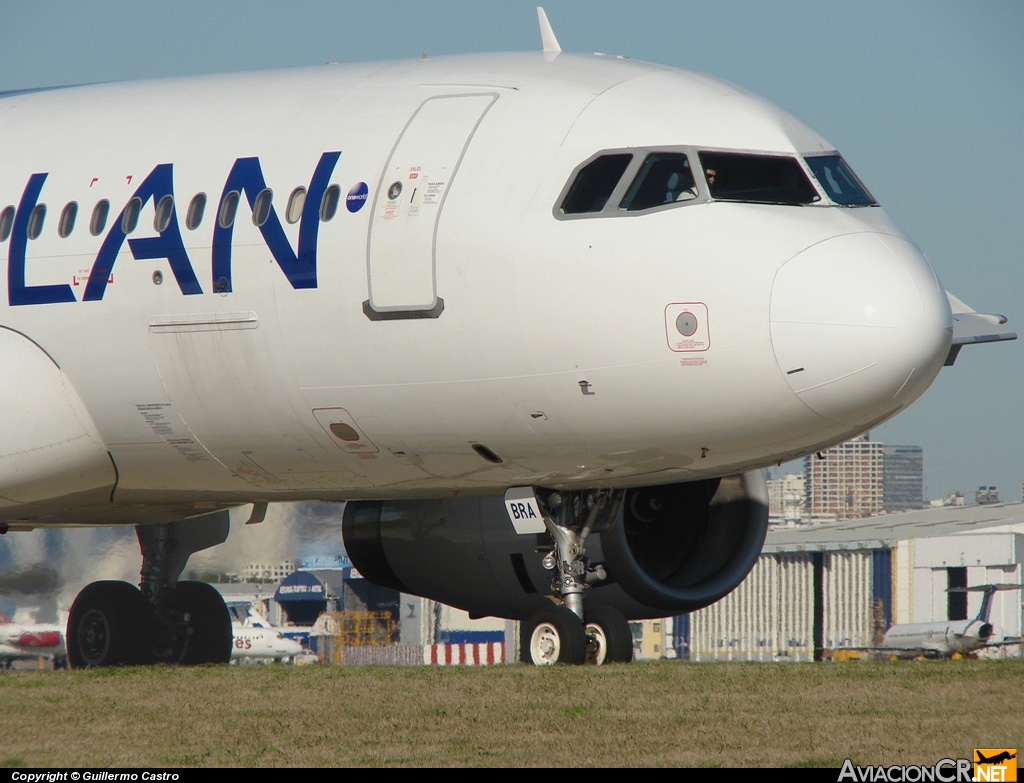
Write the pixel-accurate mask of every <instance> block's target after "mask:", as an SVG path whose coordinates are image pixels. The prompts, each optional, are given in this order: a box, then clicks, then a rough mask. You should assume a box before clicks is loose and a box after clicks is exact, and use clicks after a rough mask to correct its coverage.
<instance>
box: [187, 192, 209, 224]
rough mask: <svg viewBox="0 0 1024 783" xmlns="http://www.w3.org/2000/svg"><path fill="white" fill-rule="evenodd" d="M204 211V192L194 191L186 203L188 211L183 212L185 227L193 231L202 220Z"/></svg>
mask: <svg viewBox="0 0 1024 783" xmlns="http://www.w3.org/2000/svg"><path fill="white" fill-rule="evenodd" d="M205 211H206V194H205V193H196V194H195V195H194V196H193V197H192V200H191V201H190V202H189V204H188V212H186V213H185V228H187V229H188V230H189V231H195V230H196V229H197V228H199V224H200V223H202V222H203V213H204V212H205Z"/></svg>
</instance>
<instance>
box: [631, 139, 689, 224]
mask: <svg viewBox="0 0 1024 783" xmlns="http://www.w3.org/2000/svg"><path fill="white" fill-rule="evenodd" d="M694 198H697V183H696V182H695V181H694V179H693V172H692V171H691V170H690V160H689V158H687V157H686V155H683V154H682V153H680V152H655V153H652V154H650V155H648V156H647V157H646V158H644V162H643V165H641V166H640V171H639V172H637V175H636V178H635V179H634V180H633V183H632V184H631V185H630V186H629V190H627V191H626V195H625V196H624V197H623V199H622V202H621V203H620V204H619V209H624V210H626V211H627V212H635V211H637V210H641V209H650V208H651V207H660V206H664V205H665V204H675V203H676V202H677V201H689V200H690V199H694Z"/></svg>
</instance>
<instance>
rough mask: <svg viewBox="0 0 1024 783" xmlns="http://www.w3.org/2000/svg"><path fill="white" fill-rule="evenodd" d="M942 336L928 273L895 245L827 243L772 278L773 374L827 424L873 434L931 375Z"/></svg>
mask: <svg viewBox="0 0 1024 783" xmlns="http://www.w3.org/2000/svg"><path fill="white" fill-rule="evenodd" d="M952 332H953V328H952V316H951V315H950V311H949V302H948V300H947V299H946V296H945V292H944V291H943V290H942V288H941V286H940V285H939V283H938V280H936V278H935V273H934V272H933V271H932V268H931V266H930V265H929V264H928V261H927V259H925V257H924V256H923V255H922V254H921V252H920V251H919V250H918V249H917V248H916V247H914V245H913V244H911V243H910V242H908V241H907V240H905V239H903V238H901V237H897V236H891V235H888V234H877V233H861V234H846V235H843V236H838V237H833V238H831V239H828V240H825V241H824V242H820V243H818V244H816V245H813V246H811V247H809V248H807V249H806V250H804V251H802V252H801V253H798V254H797V255H796V256H794V257H793V258H791V259H790V260H789V261H788V262H786V263H785V264H784V265H783V266H782V268H781V269H780V270H779V272H778V274H777V275H776V277H775V284H774V286H773V288H772V300H771V335H772V345H773V347H774V349H775V357H776V359H777V360H778V363H779V368H780V369H781V370H782V372H783V374H784V375H785V376H786V380H787V382H788V383H789V385H790V387H791V388H792V389H793V391H794V392H795V393H796V394H797V396H798V397H800V399H801V400H803V402H804V403H805V404H806V405H807V406H808V407H809V408H811V409H812V410H813V411H815V412H816V413H819V414H820V415H822V416H824V417H825V418H827V419H830V420H832V421H836V422H839V423H842V424H850V425H863V426H865V427H867V426H873V425H874V424H875V423H876V422H878V421H880V420H882V419H885V418H888V417H889V416H891V415H892V414H894V413H896V412H897V411H899V410H901V409H902V408H904V407H905V406H907V405H908V404H910V403H911V402H912V401H913V400H915V399H917V397H919V396H920V395H921V394H922V393H923V392H924V390H925V389H927V388H928V386H929V385H930V384H931V382H932V380H933V379H934V378H935V376H936V374H938V372H939V370H940V369H941V367H942V363H943V361H944V360H945V358H946V354H947V353H948V352H949V346H950V341H951V339H952Z"/></svg>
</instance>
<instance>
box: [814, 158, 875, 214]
mask: <svg viewBox="0 0 1024 783" xmlns="http://www.w3.org/2000/svg"><path fill="white" fill-rule="evenodd" d="M805 160H806V161H807V165H808V166H809V167H810V169H811V171H812V172H813V173H814V176H815V178H816V179H817V180H818V183H819V184H820V185H821V187H822V189H823V190H824V191H825V192H826V193H827V194H828V197H829V198H830V199H832V200H833V201H834V202H836V203H837V204H842V205H843V206H847V207H865V206H871V205H873V204H877V203H878V202H877V201H875V199H874V197H873V196H872V195H871V194H870V193H868V191H867V188H865V187H864V186H863V185H862V184H861V181H860V180H859V179H857V175H856V174H854V173H853V170H852V169H850V167H849V166H848V165H847V164H846V161H845V160H843V158H842V156H841V155H819V156H817V157H814V158H805Z"/></svg>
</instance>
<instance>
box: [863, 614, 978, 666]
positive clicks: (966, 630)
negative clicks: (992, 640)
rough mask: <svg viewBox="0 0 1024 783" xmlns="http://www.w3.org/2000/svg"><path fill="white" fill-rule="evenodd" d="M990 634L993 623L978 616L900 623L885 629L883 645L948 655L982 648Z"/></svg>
mask: <svg viewBox="0 0 1024 783" xmlns="http://www.w3.org/2000/svg"><path fill="white" fill-rule="evenodd" d="M991 634H992V626H991V625H988V623H987V621H985V620H981V619H974V620H960V621H954V622H948V623H943V622H937V623H903V624H902V625H894V626H893V627H892V628H890V629H889V630H888V631H886V632H885V639H884V640H883V642H882V645H883V647H888V648H893V649H894V650H898V651H906V652H913V651H918V652H919V653H924V654H927V655H933V656H938V657H940V658H948V657H950V656H951V655H953V654H954V653H958V654H960V655H966V654H967V653H971V652H974V651H975V650H977V649H979V648H981V647H983V646H984V645H985V643H986V642H987V641H988V637H989V636H990V635H991Z"/></svg>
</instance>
